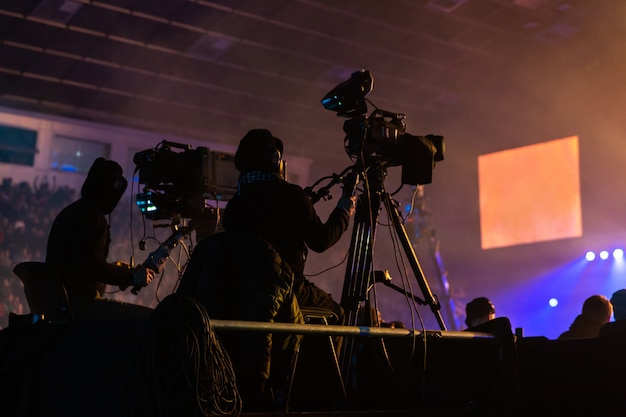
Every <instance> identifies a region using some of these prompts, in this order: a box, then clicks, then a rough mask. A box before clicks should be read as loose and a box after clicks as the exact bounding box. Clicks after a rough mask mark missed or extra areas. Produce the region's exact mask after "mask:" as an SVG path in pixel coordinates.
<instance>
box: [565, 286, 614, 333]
mask: <svg viewBox="0 0 626 417" xmlns="http://www.w3.org/2000/svg"><path fill="white" fill-rule="evenodd" d="M611 314H613V307H612V306H611V302H610V301H609V299H608V298H606V297H605V296H604V295H592V296H591V297H588V298H587V299H586V300H585V302H584V303H583V307H582V312H581V314H579V315H578V316H576V318H575V319H574V322H573V323H572V324H571V326H570V327H569V330H567V331H565V332H563V333H561V334H560V335H559V337H558V339H585V338H594V337H598V335H599V334H600V328H601V327H602V326H603V325H604V324H606V323H608V322H609V320H611Z"/></svg>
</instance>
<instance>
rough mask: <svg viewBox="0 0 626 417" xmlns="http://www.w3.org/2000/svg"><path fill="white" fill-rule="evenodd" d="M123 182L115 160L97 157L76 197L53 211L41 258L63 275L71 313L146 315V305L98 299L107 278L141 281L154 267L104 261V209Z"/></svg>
mask: <svg viewBox="0 0 626 417" xmlns="http://www.w3.org/2000/svg"><path fill="white" fill-rule="evenodd" d="M126 186H127V182H126V179H125V178H124V176H123V175H122V167H121V166H120V165H119V164H118V163H117V162H115V161H111V160H106V159H105V158H102V157H100V158H97V159H96V160H95V161H94V163H93V165H92V166H91V168H90V169H89V173H88V174H87V178H86V179H85V182H84V183H83V186H82V188H81V198H80V199H79V200H77V201H75V202H73V203H72V204H70V205H69V206H67V207H65V208H64V209H63V210H61V212H60V213H59V214H58V216H57V217H56V219H55V220H54V223H53V224H52V228H51V230H50V234H49V236H48V247H47V252H46V263H47V264H49V265H51V266H53V267H55V268H56V269H57V270H58V271H59V274H60V277H61V279H62V280H63V282H64V284H65V287H66V290H67V293H68V297H69V299H70V305H71V306H72V309H73V310H74V313H75V315H76V316H77V318H117V316H119V317H120V318H121V317H129V316H131V317H137V318H142V317H147V316H148V315H149V313H150V312H151V311H152V309H149V308H147V307H142V306H139V305H134V304H126V303H121V302H117V301H115V302H114V301H113V300H107V299H103V298H102V296H103V294H104V290H105V288H106V285H107V284H110V285H116V286H120V287H129V286H146V285H148V284H149V283H150V281H152V278H153V277H154V272H153V271H152V270H150V269H146V268H145V267H143V266H139V267H137V268H134V269H132V268H131V267H130V266H129V265H128V264H125V263H121V262H113V263H111V262H108V261H107V256H108V254H109V244H110V242H111V238H110V231H109V223H108V222H107V219H106V217H105V216H106V215H108V214H110V213H111V212H112V211H113V209H115V207H116V206H117V203H118V202H119V200H120V199H121V197H122V195H123V194H124V191H125V190H126Z"/></svg>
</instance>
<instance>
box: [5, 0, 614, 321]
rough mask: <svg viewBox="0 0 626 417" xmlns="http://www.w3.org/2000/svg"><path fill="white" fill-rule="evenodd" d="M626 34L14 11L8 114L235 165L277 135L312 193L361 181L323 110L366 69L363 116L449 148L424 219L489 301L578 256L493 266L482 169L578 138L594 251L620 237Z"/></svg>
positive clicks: (375, 17)
mask: <svg viewBox="0 0 626 417" xmlns="http://www.w3.org/2000/svg"><path fill="white" fill-rule="evenodd" d="M624 22H626V2H622V1H616V0H344V1H332V0H212V1H209V0H167V1H166V0H106V1H94V0H3V1H1V2H0V108H1V107H4V108H10V109H19V110H26V111H34V112H38V113H44V114H50V115H55V116H63V117H69V118H76V119H80V120H88V121H94V122H99V123H105V124H109V125H115V126H123V127H131V128H137V129H141V130H148V131H153V132H158V133H160V134H162V135H175V136H178V137H189V138H193V139H196V140H206V141H207V142H209V143H223V144H229V145H232V146H233V147H234V146H236V144H237V143H238V140H239V138H241V137H242V135H243V134H244V133H245V132H246V131H247V130H249V129H251V128H256V127H265V128H269V129H270V130H272V132H273V133H274V134H275V135H277V136H278V137H281V138H283V139H284V140H285V142H286V144H285V148H286V154H287V155H289V154H292V155H298V156H304V157H307V158H310V159H312V160H313V162H314V163H313V165H312V171H313V175H314V176H313V178H316V177H315V176H319V175H322V174H329V171H330V170H340V169H343V168H344V167H345V166H346V165H348V163H349V161H348V158H347V156H346V154H345V151H344V147H343V138H344V133H343V131H342V122H343V119H342V118H338V117H337V116H336V115H335V113H333V112H330V111H328V110H325V109H324V108H323V106H322V105H321V102H320V101H321V99H322V98H323V97H324V96H325V94H326V93H327V92H329V91H330V90H331V89H333V88H334V87H335V86H336V85H338V84H339V83H341V82H342V81H344V80H346V79H348V78H349V77H350V75H351V74H352V73H353V72H354V71H358V70H359V69H368V70H369V71H370V72H371V74H372V75H373V78H374V88H373V91H372V92H370V93H369V95H368V96H367V98H368V99H369V100H371V103H370V107H369V110H368V112H371V111H372V110H373V109H374V107H373V106H374V105H375V106H376V107H377V108H380V109H383V110H387V111H392V112H398V113H402V114H405V115H406V116H407V117H406V122H407V131H408V132H410V133H413V134H416V135H425V134H428V133H435V134H441V135H443V136H445V138H446V139H445V141H446V159H445V161H444V162H442V163H441V165H438V166H437V169H436V171H437V172H436V173H435V175H434V179H433V184H432V185H431V186H429V188H428V189H427V190H428V191H427V195H428V196H429V202H428V204H429V206H430V209H431V212H432V213H433V216H432V218H433V221H434V222H435V223H436V228H437V232H438V237H439V239H440V240H441V242H442V246H441V247H442V252H443V255H444V259H445V260H446V265H447V268H448V270H449V273H450V279H451V280H454V285H456V286H457V287H459V286H466V294H467V295H476V296H478V295H484V294H487V293H489V292H490V291H491V290H492V288H495V287H485V286H483V287H480V286H478V283H481V282H482V283H483V284H485V285H494V283H495V282H497V281H498V282H499V284H498V285H500V284H501V282H500V281H502V277H503V276H505V277H506V280H508V281H510V282H516V280H524V279H527V278H528V276H532V275H533V274H534V275H536V274H537V271H534V270H532V268H531V266H532V265H537V266H538V267H539V269H541V268H543V269H545V268H550V267H551V265H552V264H550V259H549V258H550V257H551V256H553V255H554V254H555V253H556V252H558V251H565V252H566V254H565V255H564V257H565V258H567V257H568V256H571V253H572V251H575V250H580V247H579V246H578V244H579V243H580V242H579V240H569V241H561V242H558V243H557V244H556V246H554V247H553V246H546V245H539V246H533V245H525V246H521V247H516V248H512V249H503V250H492V251H481V250H480V228H479V215H478V212H479V207H478V197H477V196H478V190H477V179H476V177H477V172H476V171H477V169H476V157H477V156H478V155H480V154H484V153H488V152H493V151H498V150H503V149H507V148H513V147H517V146H523V145H527V144H532V143H536V142H540V141H545V140H549V139H554V138H560V137H566V136H571V135H579V136H580V137H581V145H580V146H581V194H582V200H583V203H582V204H583V220H584V230H585V235H586V236H593V235H601V234H603V233H606V232H611V233H614V232H620V230H622V229H621V228H620V227H616V226H615V224H616V221H619V219H621V218H622V217H623V213H621V210H620V208H621V207H624V206H625V205H626V196H622V195H621V193H620V192H618V190H620V188H621V183H620V182H619V179H618V178H619V175H620V174H619V173H621V172H622V171H623V166H624V164H625V163H626V147H625V146H623V143H624V141H623V140H622V137H621V132H622V131H624V130H626V118H624V117H623V115H622V114H621V112H622V109H623V108H624V107H626V92H624V91H622V82H623V74H624V73H625V72H626V53H625V52H624V51H623V47H622V46H623V44H624V42H625V41H626V24H624ZM153 145H154V144H152V143H151V144H146V147H151V146H153ZM520 169H525V167H520ZM530 186H535V187H536V186H538V185H537V184H530ZM620 233H621V232H620ZM557 246H558V248H559V249H555V247H557ZM529 259H532V260H533V262H528V260H529ZM567 259H569V258H567ZM520 262H521V265H520ZM546 265H547V266H546ZM624 285H625V286H626V283H625V284H624ZM472 286H473V288H474V290H470V288H472ZM486 288H487V289H486ZM493 291H495V289H494V290H493ZM472 293H473V294H472ZM505 313H506V312H505Z"/></svg>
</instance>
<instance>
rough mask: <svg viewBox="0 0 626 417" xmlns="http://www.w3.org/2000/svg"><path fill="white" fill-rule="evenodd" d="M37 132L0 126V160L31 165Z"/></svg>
mask: <svg viewBox="0 0 626 417" xmlns="http://www.w3.org/2000/svg"><path fill="white" fill-rule="evenodd" d="M36 146H37V132H36V131H34V130H27V129H20V128H18V127H9V126H0V162H5V163H7V164H16V165H27V166H31V167H32V166H33V165H34V164H35V153H37V148H36Z"/></svg>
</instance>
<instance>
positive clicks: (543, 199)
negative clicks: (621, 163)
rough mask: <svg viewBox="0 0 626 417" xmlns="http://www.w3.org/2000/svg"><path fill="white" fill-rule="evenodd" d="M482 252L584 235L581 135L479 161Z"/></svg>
mask: <svg viewBox="0 0 626 417" xmlns="http://www.w3.org/2000/svg"><path fill="white" fill-rule="evenodd" d="M478 186H479V202H480V231H481V247H482V248H483V249H491V248H498V247H504V246H512V245H518V244H524V243H533V242H541V241H547V240H554V239H563V238H571V237H580V236H582V215H581V207H580V175H579V151H578V136H571V137H567V138H563V139H557V140H552V141H549V142H544V143H539V144H536V145H530V146H524V147H520V148H515V149H508V150H505V151H501V152H495V153H490V154H486V155H481V156H479V157H478Z"/></svg>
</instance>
